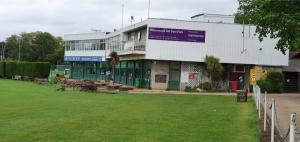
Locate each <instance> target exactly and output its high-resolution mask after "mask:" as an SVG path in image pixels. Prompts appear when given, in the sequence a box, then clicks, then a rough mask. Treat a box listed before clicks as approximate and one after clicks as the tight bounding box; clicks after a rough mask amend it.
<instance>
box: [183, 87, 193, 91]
mask: <svg viewBox="0 0 300 142" xmlns="http://www.w3.org/2000/svg"><path fill="white" fill-rule="evenodd" d="M184 91H185V92H195V90H194V89H193V88H192V87H190V86H186V87H185V89H184Z"/></svg>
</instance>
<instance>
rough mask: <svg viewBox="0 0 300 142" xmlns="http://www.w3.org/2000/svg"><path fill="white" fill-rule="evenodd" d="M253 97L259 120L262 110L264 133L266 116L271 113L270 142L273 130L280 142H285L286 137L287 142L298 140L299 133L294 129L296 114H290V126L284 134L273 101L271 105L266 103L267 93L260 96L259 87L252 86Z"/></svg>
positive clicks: (273, 136) (272, 140) (273, 137)
mask: <svg viewBox="0 0 300 142" xmlns="http://www.w3.org/2000/svg"><path fill="white" fill-rule="evenodd" d="M253 94H254V95H253V97H254V100H255V101H254V102H255V105H256V108H257V110H258V117H259V119H261V109H263V113H264V114H263V123H264V128H263V129H264V132H266V131H267V116H269V114H268V111H271V116H269V118H271V142H274V140H275V130H277V132H278V133H279V134H278V135H279V138H280V139H281V141H286V140H287V138H288V136H290V137H289V142H297V140H299V138H300V133H299V131H298V130H297V127H296V113H292V114H291V115H290V125H289V128H288V129H287V131H286V132H284V131H283V130H282V129H281V128H282V127H280V123H279V122H278V117H277V111H276V104H275V99H274V98H272V101H271V103H270V102H268V99H267V92H265V94H264V95H262V94H261V89H260V87H259V86H257V85H255V86H253Z"/></svg>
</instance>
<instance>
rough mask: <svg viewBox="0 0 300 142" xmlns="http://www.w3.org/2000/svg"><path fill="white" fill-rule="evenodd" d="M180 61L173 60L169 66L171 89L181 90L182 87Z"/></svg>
mask: <svg viewBox="0 0 300 142" xmlns="http://www.w3.org/2000/svg"><path fill="white" fill-rule="evenodd" d="M180 69H181V68H180V62H171V63H170V68H169V83H168V89H169V90H179V87H180Z"/></svg>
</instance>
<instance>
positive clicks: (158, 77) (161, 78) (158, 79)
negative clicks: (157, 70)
mask: <svg viewBox="0 0 300 142" xmlns="http://www.w3.org/2000/svg"><path fill="white" fill-rule="evenodd" d="M155 82H156V83H167V75H161V74H156V75H155Z"/></svg>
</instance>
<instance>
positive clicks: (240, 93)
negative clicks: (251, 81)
mask: <svg viewBox="0 0 300 142" xmlns="http://www.w3.org/2000/svg"><path fill="white" fill-rule="evenodd" d="M247 99H248V88H247V87H245V88H244V89H243V90H237V91H236V101H237V102H247Z"/></svg>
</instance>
